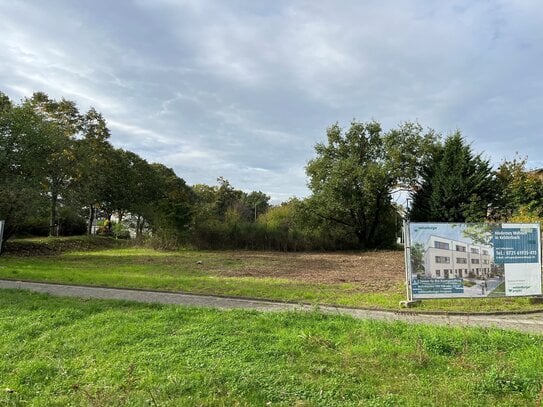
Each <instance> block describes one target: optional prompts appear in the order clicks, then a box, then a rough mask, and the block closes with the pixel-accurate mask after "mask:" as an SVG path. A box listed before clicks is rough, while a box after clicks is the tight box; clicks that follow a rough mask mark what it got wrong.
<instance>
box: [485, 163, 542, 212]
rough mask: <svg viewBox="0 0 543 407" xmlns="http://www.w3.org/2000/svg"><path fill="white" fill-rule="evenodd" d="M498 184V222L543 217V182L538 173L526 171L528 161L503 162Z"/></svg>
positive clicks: (500, 167)
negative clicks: (514, 218)
mask: <svg viewBox="0 0 543 407" xmlns="http://www.w3.org/2000/svg"><path fill="white" fill-rule="evenodd" d="M496 184H497V187H496V190H497V200H496V201H497V202H496V207H495V209H494V211H493V216H494V218H495V219H496V220H502V221H507V220H510V219H511V218H512V217H518V216H521V217H524V218H525V217H527V216H528V217H536V218H538V217H539V218H541V217H543V180H542V179H541V177H540V176H538V172H537V171H528V170H526V159H520V158H518V157H517V158H515V159H513V160H512V161H503V162H502V163H501V164H500V166H499V167H498V169H497V170H496ZM521 213H522V215H521Z"/></svg>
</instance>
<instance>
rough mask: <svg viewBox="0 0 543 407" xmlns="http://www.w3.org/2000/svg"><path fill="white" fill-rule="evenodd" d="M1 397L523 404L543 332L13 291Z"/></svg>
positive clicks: (3, 323) (4, 300) (5, 312)
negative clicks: (206, 307)
mask: <svg viewBox="0 0 543 407" xmlns="http://www.w3.org/2000/svg"><path fill="white" fill-rule="evenodd" d="M0 294H1V295H0V332H2V335H0V353H1V354H2V358H0V389H1V390H0V404H1V405H7V406H9V405H13V406H15V405H36V406H37V405H40V406H41V405H59V406H60V405H94V406H105V405H111V406H113V405H115V406H117V405H119V406H120V405H137V406H140V405H142V406H143V405H172V406H182V405H187V406H194V405H206V406H208V405H209V406H211V405H240V406H245V405H251V406H253V405H254V406H265V405H273V406H295V405H297V406H349V405H364V406H366V405H368V406H425V405H426V406H429V405H443V406H447V405H450V406H475V405H477V406H485V405H486V406H515V405H518V406H522V405H535V403H536V400H537V398H538V394H539V392H540V390H541V386H542V384H543V337H541V336H533V335H526V334H520V333H515V332H508V331H500V330H495V329H460V328H438V327H430V326H422V325H416V326H410V325H407V324H404V323H384V322H377V321H360V320H355V319H352V318H349V317H341V316H326V315H322V314H319V313H295V312H289V313H259V312H255V311H218V310H209V309H197V308H185V307H179V306H163V305H145V304H136V303H128V302H114V301H99V300H76V299H68V298H55V297H50V296H46V295H41V294H31V293H27V292H22V291H15V290H2V291H1V292H0Z"/></svg>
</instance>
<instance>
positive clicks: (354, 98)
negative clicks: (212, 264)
mask: <svg viewBox="0 0 543 407" xmlns="http://www.w3.org/2000/svg"><path fill="white" fill-rule="evenodd" d="M0 17H1V18H0V32H1V35H0V61H1V62H0V91H2V92H4V93H6V94H7V95H8V96H9V97H10V98H12V99H13V100H14V101H16V102H18V101H20V100H21V99H22V98H24V97H29V96H31V94H32V93H33V92H35V91H44V92H46V93H47V94H48V95H49V96H50V97H52V98H55V99H60V98H62V97H64V98H66V99H70V100H73V101H75V102H76V103H77V104H78V106H79V108H80V109H81V110H83V111H84V110H87V109H88V108H89V107H91V106H93V107H95V108H96V109H97V110H98V111H100V112H101V113H102V114H103V115H104V117H105V118H106V120H107V123H108V127H109V128H110V130H111V132H112V136H111V142H112V144H113V145H114V146H116V147H120V148H124V149H128V150H131V151H134V152H136V153H137V154H139V155H140V156H142V157H143V158H145V159H146V160H148V161H150V162H161V163H164V164H165V165H167V166H169V167H172V168H173V169H174V170H175V171H176V173H177V175H178V176H180V177H182V178H183V179H185V180H186V181H187V182H188V183H189V184H196V183H206V184H210V185H215V184H216V183H217V181H216V180H217V178H218V177H220V176H222V177H224V178H226V179H228V180H229V181H230V182H231V184H232V185H233V186H234V187H236V188H239V189H242V190H245V191H251V190H261V191H263V192H265V193H266V194H268V195H270V196H271V197H272V199H273V202H276V203H277V202H280V201H284V200H287V199H288V198H289V197H292V196H297V197H304V196H307V195H308V194H309V191H308V189H307V184H306V183H307V178H306V176H305V170H304V167H305V165H306V164H307V162H308V161H309V160H311V159H312V158H314V157H315V150H314V146H315V144H316V143H318V142H323V141H325V139H326V129H327V127H329V126H330V125H332V124H334V123H336V122H338V123H339V124H340V125H341V126H342V127H348V126H349V124H350V122H351V120H353V119H356V120H358V121H364V122H365V121H369V120H377V121H379V122H380V123H381V124H382V126H383V128H384V129H385V130H388V129H390V128H394V127H397V126H398V125H400V124H401V123H403V122H405V121H417V122H419V123H420V124H421V125H422V126H423V127H425V128H433V129H435V130H436V131H438V132H440V133H442V134H443V135H445V136H446V135H448V134H450V133H452V132H454V131H457V130H460V131H461V132H462V134H463V135H464V137H465V138H466V140H467V141H468V142H469V143H471V145H472V147H473V149H474V150H475V151H476V152H477V153H483V156H484V157H486V158H488V159H489V160H490V161H491V163H492V164H494V165H495V164H498V163H499V162H500V161H502V160H503V159H513V158H515V155H516V154H517V153H518V154H519V155H520V156H521V157H525V156H527V157H528V167H529V168H539V167H543V143H541V141H540V140H541V134H540V133H541V129H543V114H542V113H543V112H542V108H543V75H542V74H541V72H542V71H541V69H542V68H541V66H542V62H543V24H541V21H543V2H541V1H539V0H516V1H494V0H487V1H449V2H443V1H437V0H436V1H431V0H420V1H411V0H404V1H399V0H398V1H372V0H365V1H358V0H352V1H347V0H344V1H343V0H336V1H331V0H330V1H318V0H310V1H294V0H293V1H281V0H275V1H258V0H246V1H236V0H231V1H230V0H216V1H209V0H146V1H143V0H135V1H125V0H116V1H103V0H94V1H57V0H48V1H38V0H36V1H23V0H19V1H10V0H0Z"/></svg>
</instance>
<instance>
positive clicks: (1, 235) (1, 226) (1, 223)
mask: <svg viewBox="0 0 543 407" xmlns="http://www.w3.org/2000/svg"><path fill="white" fill-rule="evenodd" d="M4 223H5V221H3V220H0V253H2V242H3V240H4Z"/></svg>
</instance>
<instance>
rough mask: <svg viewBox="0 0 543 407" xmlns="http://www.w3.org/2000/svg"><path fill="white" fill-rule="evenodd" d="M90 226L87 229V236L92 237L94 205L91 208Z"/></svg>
mask: <svg viewBox="0 0 543 407" xmlns="http://www.w3.org/2000/svg"><path fill="white" fill-rule="evenodd" d="M88 222H89V225H88V227H87V235H89V236H90V235H92V224H93V223H94V205H90V207H89V220H88Z"/></svg>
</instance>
